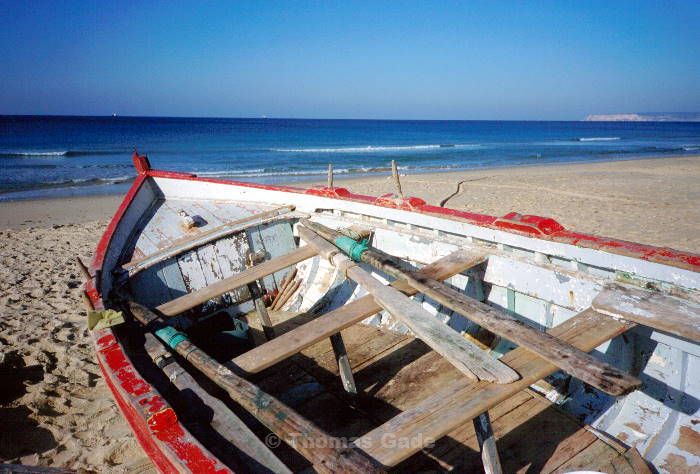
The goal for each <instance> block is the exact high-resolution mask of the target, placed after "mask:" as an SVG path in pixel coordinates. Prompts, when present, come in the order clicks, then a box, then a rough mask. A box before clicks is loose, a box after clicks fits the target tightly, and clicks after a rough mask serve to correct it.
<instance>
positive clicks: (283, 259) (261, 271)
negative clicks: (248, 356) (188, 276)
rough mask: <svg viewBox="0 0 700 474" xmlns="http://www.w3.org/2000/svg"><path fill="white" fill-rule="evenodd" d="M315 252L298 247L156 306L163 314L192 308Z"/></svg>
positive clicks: (170, 314) (173, 313) (307, 248)
mask: <svg viewBox="0 0 700 474" xmlns="http://www.w3.org/2000/svg"><path fill="white" fill-rule="evenodd" d="M316 254H317V252H316V250H315V249H313V248H312V247H310V246H308V245H307V246H304V247H299V248H298V249H296V250H293V251H291V252H289V253H287V254H285V255H282V256H280V257H277V258H273V259H271V260H267V261H265V262H263V263H260V264H258V265H255V266H252V267H250V268H247V269H245V270H243V271H242V272H240V273H238V274H236V275H232V276H230V277H228V278H224V279H223V280H219V281H217V282H215V283H212V284H211V285H208V286H206V287H204V288H202V289H200V290H197V291H193V292H192V293H188V294H186V295H183V296H181V297H179V298H175V299H174V300H171V301H168V302H167V303H163V304H161V305H159V306H157V307H156V309H157V310H158V311H159V312H160V313H161V314H163V315H165V316H176V315H178V314H180V313H183V312H185V311H187V310H188V309H192V308H194V307H196V306H197V305H200V304H202V303H205V302H206V301H209V300H210V299H212V298H216V297H217V296H221V295H223V294H224V293H226V292H228V291H231V290H234V289H236V288H240V287H242V286H245V285H248V284H249V283H252V282H254V281H256V280H259V279H261V278H263V277H265V276H267V275H270V274H272V273H275V272H276V271H279V270H282V269H283V268H287V267H289V266H291V265H295V264H297V263H299V262H301V261H304V260H306V259H308V258H311V257H314V256H316Z"/></svg>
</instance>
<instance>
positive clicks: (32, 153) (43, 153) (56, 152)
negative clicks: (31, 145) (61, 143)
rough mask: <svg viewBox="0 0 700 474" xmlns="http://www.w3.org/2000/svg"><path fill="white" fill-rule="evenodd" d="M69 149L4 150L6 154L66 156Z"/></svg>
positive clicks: (0, 153) (3, 153)
mask: <svg viewBox="0 0 700 474" xmlns="http://www.w3.org/2000/svg"><path fill="white" fill-rule="evenodd" d="M67 154H68V151H3V152H0V155H4V156H66V155H67Z"/></svg>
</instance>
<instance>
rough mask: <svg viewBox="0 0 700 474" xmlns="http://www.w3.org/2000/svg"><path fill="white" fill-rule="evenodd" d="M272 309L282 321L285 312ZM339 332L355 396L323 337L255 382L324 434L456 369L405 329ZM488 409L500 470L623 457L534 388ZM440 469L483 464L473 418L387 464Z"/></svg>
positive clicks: (392, 409)
mask: <svg viewBox="0 0 700 474" xmlns="http://www.w3.org/2000/svg"><path fill="white" fill-rule="evenodd" d="M287 316H289V315H287ZM276 317H277V323H278V324H281V323H280V319H284V318H285V315H281V316H280V315H276ZM295 318H296V323H295V322H294V319H295ZM298 318H299V315H294V314H292V315H291V318H290V319H289V320H288V321H287V327H291V326H296V325H297V323H300V322H301V321H302V320H303V319H304V317H303V316H302V319H298ZM290 321H292V322H290ZM281 327H282V326H280V327H279V328H280V329H281ZM342 335H343V339H344V340H345V345H346V348H347V352H348V355H349V357H350V361H351V365H352V367H353V373H354V375H355V381H356V384H357V388H358V391H359V393H358V395H357V396H354V397H353V396H350V395H348V394H346V393H345V392H344V391H343V390H342V386H341V384H340V382H339V379H338V368H337V365H336V362H335V358H334V355H333V352H332V349H331V345H330V343H329V342H328V341H327V340H323V341H320V342H319V343H317V344H315V345H313V346H311V347H309V348H307V349H305V350H304V351H302V352H301V353H299V354H297V355H295V356H293V357H291V358H290V359H288V360H286V361H283V362H281V363H280V364H277V365H275V366H273V367H270V368H269V369H266V370H265V371H263V372H260V373H259V374H258V375H257V377H256V380H258V381H257V382H256V383H258V384H259V385H260V387H261V388H262V389H263V390H265V391H267V392H268V393H271V394H273V395H275V396H277V397H279V398H281V399H283V400H285V402H287V403H289V405H290V406H292V407H294V409H295V410H297V411H298V412H300V413H301V414H302V415H304V416H307V417H308V418H309V419H311V420H312V421H313V422H314V423H316V424H317V425H318V426H319V427H321V428H323V429H324V430H326V431H327V432H329V433H330V434H332V435H334V436H341V437H357V436H360V435H362V434H364V433H365V432H367V431H369V430H370V429H372V428H373V427H376V426H378V425H379V424H381V423H383V422H385V421H387V420H388V419H390V418H391V417H393V416H395V415H396V414H397V413H399V412H400V411H403V410H406V409H407V408H410V407H413V406H415V405H417V404H418V403H419V402H420V401H421V400H423V399H425V398H426V397H427V396H429V395H431V394H433V393H434V392H435V391H437V390H439V389H440V388H441V387H444V386H445V383H447V382H449V381H452V380H454V378H455V377H461V376H462V375H461V374H460V373H459V372H458V371H457V370H456V369H454V367H452V365H451V364H449V363H448V362H446V361H444V359H442V357H440V356H439V355H438V354H436V353H435V352H432V351H430V350H429V348H428V347H427V346H426V345H425V344H424V343H422V342H421V341H419V340H417V339H414V338H413V337H411V336H406V335H400V334H395V333H391V332H388V331H384V330H380V329H377V328H374V327H370V326H364V325H355V326H352V327H350V328H348V329H345V330H343V331H342ZM489 415H490V417H491V422H492V426H493V430H494V433H495V435H496V439H497V444H498V449H499V454H500V456H501V462H502V464H503V469H504V472H565V471H568V470H573V469H574V468H577V469H581V468H586V469H589V468H590V467H591V466H595V467H596V468H598V469H599V470H601V471H602V472H615V471H614V466H615V465H620V464H621V462H620V461H619V460H616V459H617V458H618V457H620V456H623V454H621V453H619V452H618V451H617V450H616V449H614V448H613V447H612V446H610V445H608V444H606V443H605V442H603V441H602V440H600V439H598V438H597V437H595V435H593V434H592V433H591V432H590V431H588V430H586V429H585V428H584V427H582V426H580V425H579V424H578V423H577V422H576V421H575V420H574V419H573V418H572V417H570V416H569V415H567V414H566V413H564V412H562V411H561V410H560V409H558V408H556V407H554V406H553V405H552V404H551V403H550V402H549V401H548V400H546V399H545V398H544V397H541V396H540V395H537V394H535V393H534V392H530V391H522V392H519V393H517V394H516V395H514V396H513V397H510V398H509V399H507V400H505V401H503V402H501V403H500V404H498V405H496V406H495V407H493V408H492V409H491V410H490V411H489ZM445 470H455V471H458V472H471V471H475V472H480V471H481V470H482V467H481V458H480V454H479V452H478V442H477V440H476V435H475V433H474V428H473V425H472V423H471V421H470V422H468V423H465V424H464V425H462V426H460V427H458V428H457V429H455V430H453V431H452V432H451V433H449V434H448V435H447V436H445V437H444V438H442V439H440V440H438V441H437V442H436V443H435V445H434V446H433V447H431V448H428V449H425V450H423V451H422V452H419V453H417V454H415V455H414V456H412V457H411V458H409V459H407V460H405V461H404V462H402V463H401V464H399V465H398V466H396V467H395V468H394V469H392V471H397V472H408V471H410V472H416V471H445Z"/></svg>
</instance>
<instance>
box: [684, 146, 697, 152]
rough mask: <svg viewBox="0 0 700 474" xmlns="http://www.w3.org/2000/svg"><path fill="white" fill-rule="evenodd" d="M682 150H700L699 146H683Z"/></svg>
mask: <svg viewBox="0 0 700 474" xmlns="http://www.w3.org/2000/svg"><path fill="white" fill-rule="evenodd" d="M683 150H684V151H698V150H700V146H684V147H683Z"/></svg>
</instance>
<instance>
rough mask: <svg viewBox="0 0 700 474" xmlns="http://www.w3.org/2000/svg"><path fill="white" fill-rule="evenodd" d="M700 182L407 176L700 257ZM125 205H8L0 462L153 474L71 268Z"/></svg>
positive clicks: (0, 269) (558, 169)
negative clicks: (97, 352)
mask: <svg viewBox="0 0 700 474" xmlns="http://www.w3.org/2000/svg"><path fill="white" fill-rule="evenodd" d="M460 182H461V183H462V184H461V185H459V184H458V183H460ZM698 183H700V157H683V158H668V159H658V160H639V161H626V162H614V163H597V164H582V165H560V166H547V167H528V168H511V169H497V170H483V171H473V172H459V173H443V174H431V175H427V174H421V175H413V176H410V175H409V176H404V177H402V184H403V189H404V193H405V194H406V195H412V196H418V197H421V198H423V199H425V200H426V201H428V202H430V203H433V204H439V203H440V201H441V200H443V199H445V198H446V197H448V196H450V195H451V194H452V193H454V192H456V191H457V190H458V187H459V191H458V192H457V194H456V195H454V197H452V198H451V199H450V200H449V201H448V202H447V207H453V208H457V209H465V210H470V211H474V212H484V213H487V214H494V215H503V214H505V213H507V212H509V211H518V212H521V213H523V214H526V213H529V214H538V215H543V216H550V217H554V218H555V219H557V220H558V221H559V222H560V223H561V224H563V225H564V226H566V227H567V228H570V229H574V230H578V231H584V232H591V233H596V234H600V235H606V236H610V237H617V238H621V239H628V240H635V241H639V242H642V243H647V244H653V245H660V246H669V247H674V248H677V249H680V250H687V251H691V252H696V253H697V252H699V251H700V185H699V184H698ZM336 186H344V187H348V188H349V189H351V190H352V191H354V192H358V193H363V194H371V195H378V194H381V193H385V192H390V191H392V190H393V189H392V183H391V180H390V179H387V178H386V177H379V178H377V177H373V178H362V179H353V180H347V181H337V182H336ZM119 200H120V198H118V197H114V196H107V197H98V198H95V197H90V198H71V199H60V200H44V201H25V202H15V203H1V204H0V343H1V344H2V347H1V348H0V352H4V353H5V355H6V363H5V365H4V369H0V371H1V373H2V380H3V382H4V383H5V387H4V388H3V391H2V395H0V420H2V428H1V431H0V462H1V461H5V462H22V463H25V464H32V465H36V464H40V465H50V466H64V467H72V468H74V469H79V470H86V471H100V472H104V471H109V472H124V471H129V472H147V471H150V469H151V468H150V467H149V463H148V461H147V459H146V458H145V456H144V454H143V452H142V451H141V450H140V448H139V447H138V444H137V442H136V440H135V438H134V436H133V435H132V434H131V432H130V430H129V427H128V425H127V424H126V422H125V421H124V420H123V419H122V417H121V416H120V414H119V412H118V410H117V408H116V406H115V404H114V402H113V400H112V398H111V396H110V393H109V391H108V389H107V387H106V385H105V383H104V382H103V380H102V379H101V377H100V372H99V368H98V366H97V365H96V363H95V360H94V357H93V354H92V348H91V342H90V340H89V337H88V333H87V330H86V328H85V317H84V311H83V310H82V307H81V305H80V288H79V282H80V273H79V271H78V269H77V267H76V266H75V264H74V263H73V260H72V259H73V257H74V256H76V255H80V256H82V257H84V258H86V259H89V258H91V255H92V252H93V251H94V248H95V245H96V243H97V240H98V239H99V236H100V234H101V233H102V231H103V229H104V227H105V225H106V224H107V222H108V219H109V217H110V216H111V214H112V213H113V212H114V210H115V209H116V207H117V205H118V203H119ZM8 368H9V370H7V371H6V369H8ZM8 380H10V382H9V388H8V385H7V384H8V382H7V381H8Z"/></svg>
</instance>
